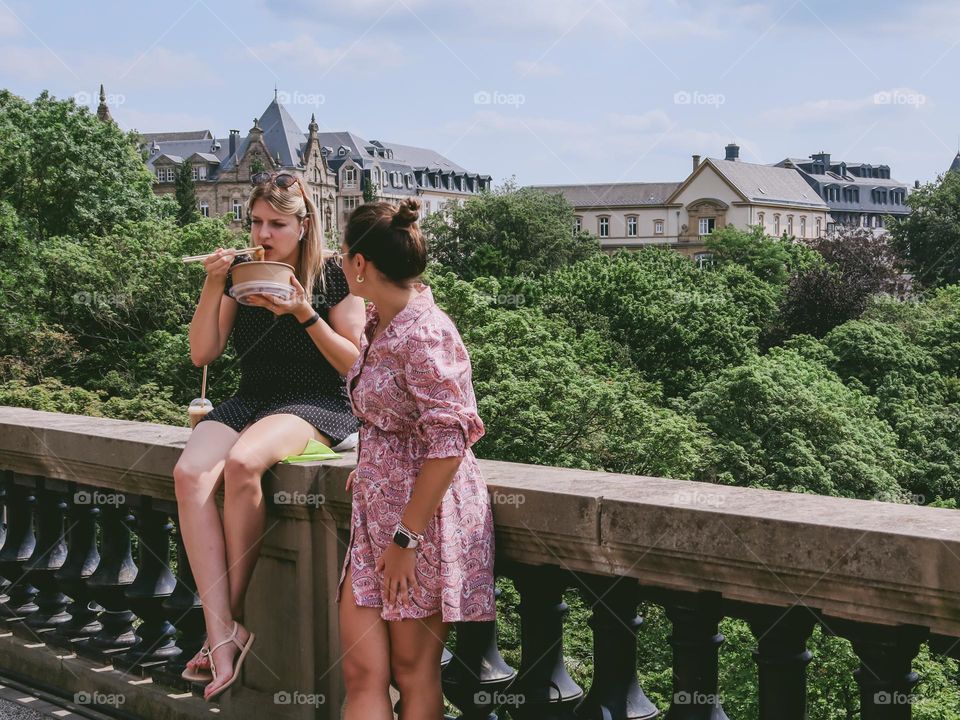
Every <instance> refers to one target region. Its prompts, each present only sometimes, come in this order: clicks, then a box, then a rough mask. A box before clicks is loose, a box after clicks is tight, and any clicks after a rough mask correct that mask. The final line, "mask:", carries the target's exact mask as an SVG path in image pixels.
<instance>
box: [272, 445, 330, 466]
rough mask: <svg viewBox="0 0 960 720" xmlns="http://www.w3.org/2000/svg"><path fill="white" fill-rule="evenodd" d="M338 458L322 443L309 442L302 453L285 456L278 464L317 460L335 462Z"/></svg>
mask: <svg viewBox="0 0 960 720" xmlns="http://www.w3.org/2000/svg"><path fill="white" fill-rule="evenodd" d="M339 457H340V456H339V455H338V454H337V453H335V452H334V451H333V450H331V449H330V448H328V447H327V446H326V445H324V444H323V443H322V442H318V441H316V440H310V441H309V442H308V443H307V446H306V447H305V448H304V449H303V452H302V453H300V454H299V455H287V457H285V458H284V459H283V460H281V461H280V462H284V463H301V462H316V461H318V460H336V459H338V458H339Z"/></svg>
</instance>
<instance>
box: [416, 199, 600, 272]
mask: <svg viewBox="0 0 960 720" xmlns="http://www.w3.org/2000/svg"><path fill="white" fill-rule="evenodd" d="M573 227H574V225H573V208H572V207H571V206H570V204H569V203H568V202H567V201H566V200H565V199H564V198H563V196H562V195H560V194H559V193H552V194H551V193H547V192H544V191H542V190H535V189H532V188H520V189H518V188H517V187H516V185H515V184H513V183H512V182H511V183H507V184H505V185H504V186H503V187H500V188H498V189H497V190H496V191H494V192H492V193H482V194H480V195H477V196H475V197H471V198H469V199H467V201H466V202H465V203H464V204H463V205H459V204H457V203H447V210H446V213H434V214H432V215H430V216H429V217H427V218H426V219H425V220H424V221H423V229H424V230H425V231H426V233H427V236H428V238H429V242H430V252H431V255H432V257H433V259H435V260H437V261H438V262H440V263H441V264H442V265H443V266H445V267H446V268H448V269H449V270H451V271H453V272H454V273H456V274H457V275H459V276H460V277H462V278H464V279H465V280H471V279H473V278H475V277H480V276H484V275H492V276H496V277H503V276H508V275H542V274H543V273H546V272H549V271H551V270H555V269H557V268H561V267H564V266H565V265H568V264H570V263H574V262H577V261H578V260H582V259H584V258H587V257H590V256H591V255H594V254H596V253H599V252H600V246H599V244H598V243H597V241H596V239H594V238H592V237H591V236H590V235H589V234H587V233H584V232H576V231H574V229H573Z"/></svg>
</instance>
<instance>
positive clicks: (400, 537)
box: [393, 532, 410, 548]
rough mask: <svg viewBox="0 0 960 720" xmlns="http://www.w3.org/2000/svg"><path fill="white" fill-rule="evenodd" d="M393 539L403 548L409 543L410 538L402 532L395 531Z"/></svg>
mask: <svg viewBox="0 0 960 720" xmlns="http://www.w3.org/2000/svg"><path fill="white" fill-rule="evenodd" d="M393 541H394V542H395V543H396V544H397V545H399V546H400V547H402V548H405V547H407V545H409V544H410V538H408V537H407V536H406V535H404V534H403V533H402V532H397V533H396V534H394V536H393Z"/></svg>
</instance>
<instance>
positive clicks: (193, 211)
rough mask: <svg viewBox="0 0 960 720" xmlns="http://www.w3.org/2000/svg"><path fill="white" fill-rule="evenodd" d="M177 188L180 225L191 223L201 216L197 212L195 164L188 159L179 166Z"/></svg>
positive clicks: (178, 220)
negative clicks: (194, 179)
mask: <svg viewBox="0 0 960 720" xmlns="http://www.w3.org/2000/svg"><path fill="white" fill-rule="evenodd" d="M175 188H176V189H175V191H174V192H175V195H176V198H177V222H178V223H179V224H180V225H189V224H190V223H192V222H195V221H196V220H197V219H198V218H199V217H200V213H199V212H197V187H196V183H194V181H193V166H192V165H190V163H188V162H187V161H186V160H184V161H183V162H182V163H180V165H178V166H177V174H176V184H175Z"/></svg>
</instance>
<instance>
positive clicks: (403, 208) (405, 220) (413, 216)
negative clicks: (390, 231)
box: [390, 198, 420, 227]
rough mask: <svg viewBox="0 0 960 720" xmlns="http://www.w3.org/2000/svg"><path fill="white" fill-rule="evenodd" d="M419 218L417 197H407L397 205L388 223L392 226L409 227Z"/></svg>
mask: <svg viewBox="0 0 960 720" xmlns="http://www.w3.org/2000/svg"><path fill="white" fill-rule="evenodd" d="M419 219H420V201H419V200H417V198H407V199H406V200H404V201H403V202H401V203H400V205H399V207H397V211H396V212H395V213H394V214H393V220H391V221H390V224H391V225H393V226H394V227H409V226H411V225H413V224H414V223H415V222H416V221H417V220H419Z"/></svg>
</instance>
